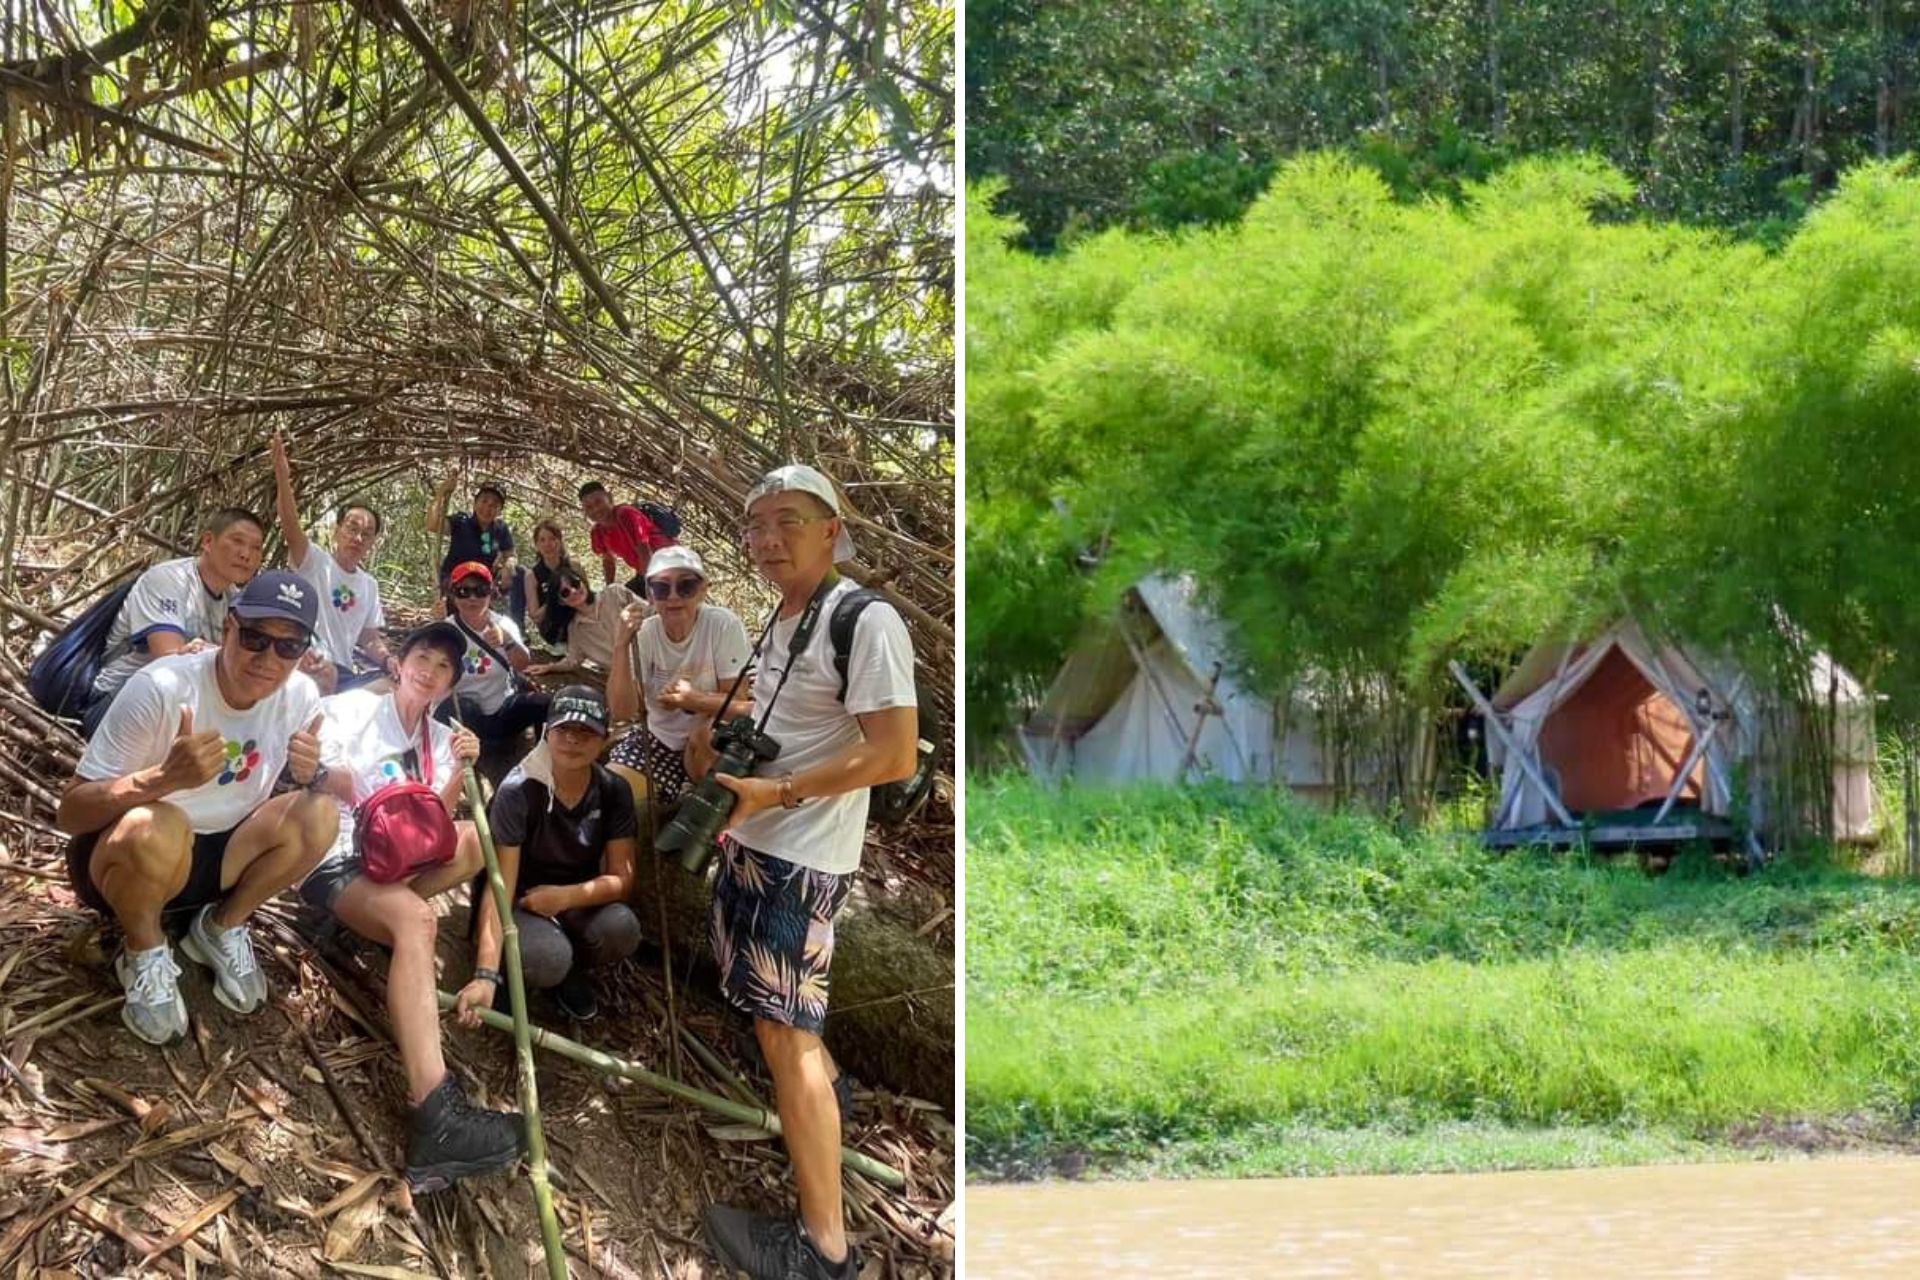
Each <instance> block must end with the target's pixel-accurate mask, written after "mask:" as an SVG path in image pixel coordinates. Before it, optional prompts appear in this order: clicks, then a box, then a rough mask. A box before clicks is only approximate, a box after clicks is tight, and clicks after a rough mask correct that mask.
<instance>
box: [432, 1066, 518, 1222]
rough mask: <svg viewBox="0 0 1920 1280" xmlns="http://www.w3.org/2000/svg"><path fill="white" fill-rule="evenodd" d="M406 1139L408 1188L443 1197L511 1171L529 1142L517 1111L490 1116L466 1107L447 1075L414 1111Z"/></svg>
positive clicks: (479, 1109)
mask: <svg viewBox="0 0 1920 1280" xmlns="http://www.w3.org/2000/svg"><path fill="white" fill-rule="evenodd" d="M412 1130H413V1131H412V1133H411V1134H409V1135H408V1138H407V1186H408V1187H409V1188H411V1189H412V1190H413V1191H414V1192H416V1193H425V1192H429V1191H444V1190H445V1189H446V1188H448V1187H450V1186H452V1185H453V1184H454V1183H455V1182H458V1181H459V1180H460V1179H461V1178H477V1177H479V1176H481V1175H482V1174H488V1173H495V1172H497V1171H499V1170H501V1169H507V1168H511V1167H512V1166H513V1164H514V1163H515V1162H516V1161H518V1160H519V1159H520V1150H521V1147H522V1145H523V1144H524V1143H525V1141H526V1123H525V1121H524V1119H523V1118H522V1117H521V1115H520V1113H519V1112H518V1111H490V1110H488V1109H487V1108H485V1107H476V1106H474V1105H473V1104H472V1103H470V1102H468V1101H467V1096H466V1094H464V1093H462V1092H461V1091H460V1085H459V1082H457V1081H456V1080H455V1079H454V1078H453V1073H452V1072H451V1071H449V1072H448V1073H447V1076H446V1079H444V1080H442V1081H441V1082H440V1084H439V1086H438V1087H437V1088H435V1089H434V1091H433V1092H432V1093H430V1094H428V1095H427V1097H426V1101H424V1102H422V1103H421V1104H420V1105H419V1106H417V1107H415V1108H414V1109H413V1123H412Z"/></svg>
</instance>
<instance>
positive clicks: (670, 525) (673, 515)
mask: <svg viewBox="0 0 1920 1280" xmlns="http://www.w3.org/2000/svg"><path fill="white" fill-rule="evenodd" d="M633 505H634V506H635V507H637V508H638V509H639V511H640V514H641V515H643V516H645V517H646V518H647V519H649V520H651V521H652V522H653V527H654V528H656V529H658V530H659V531H660V532H662V533H664V534H666V535H667V536H668V537H669V538H677V537H679V536H680V513H679V512H678V511H675V510H674V509H673V508H672V507H663V506H661V505H660V504H659V503H657V502H636V503H634V504H633Z"/></svg>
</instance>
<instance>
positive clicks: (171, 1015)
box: [113, 942, 187, 1045]
mask: <svg viewBox="0 0 1920 1280" xmlns="http://www.w3.org/2000/svg"><path fill="white" fill-rule="evenodd" d="M113 972H114V974H115V975H116V976H117V977H118V978H119V979H120V985H121V986H122V987H123V988H125V989H126V993H127V999H126V1003H125V1004H122V1005H121V1006H120V1021H122V1022H124V1023H126V1024H127V1030H129V1031H131V1032H133V1034H134V1035H136V1036H139V1037H140V1038H141V1039H142V1040H145V1041H146V1042H147V1043H148V1044H161V1045H163V1044H168V1043H170V1042H172V1041H174V1040H178V1039H180V1038H181V1037H183V1036H185V1035H186V1034H187V1002H186V999H185V997H183V996H182V995H181V994H180V966H179V965H178V964H177V963H175V961H174V958H173V948H172V947H170V946H168V945H167V944H166V943H164V942H163V943H161V944H160V945H159V946H157V947H152V948H149V949H148V950H146V951H122V952H121V953H120V956H119V958H118V959H117V960H115V961H114V964H113Z"/></svg>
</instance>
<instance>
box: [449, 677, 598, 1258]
mask: <svg viewBox="0 0 1920 1280" xmlns="http://www.w3.org/2000/svg"><path fill="white" fill-rule="evenodd" d="M454 715H455V716H456V718H457V717H458V715H459V711H458V710H457V709H456V710H455V712H454ZM461 774H462V780H463V782H464V784H465V786H466V792H467V807H468V808H470V809H472V810H473V825H474V829H475V830H476V831H477V832H478V833H479V835H480V852H481V853H482V854H484V855H485V856H486V860H487V887H488V888H489V889H490V890H491V891H492V893H493V905H494V908H495V909H496V910H497V911H499V913H500V934H501V939H502V959H503V961H504V967H505V968H506V971H507V994H508V996H509V997H510V998H511V1000H512V1002H513V1019H512V1021H511V1022H510V1023H509V1024H508V1025H509V1026H510V1027H511V1028H512V1030H513V1044H514V1049H515V1052H516V1054H517V1056H518V1057H519V1059H520V1109H521V1110H522V1111H523V1112H524V1113H525V1114H526V1117H527V1168H528V1172H529V1175H530V1177H531V1178H532V1180H533V1202H534V1205H535V1206H536V1207H537V1208H538V1210H539V1212H540V1237H541V1242H542V1244H543V1245H544V1246H545V1247H546V1251H547V1275H548V1277H549V1278H550V1280H566V1277H567V1250H566V1245H565V1243H564V1242H563V1241H562V1240H561V1238H560V1219H559V1217H558V1216H557V1215H555V1213H554V1210H553V1188H552V1187H551V1186H549V1185H548V1183H547V1139H546V1135H545V1134H544V1133H542V1132H541V1130H540V1090H539V1086H538V1085H537V1084H536V1083H535V1081H534V1076H533V1042H532V1040H531V1038H530V1037H529V1035H528V1023H527V984H526V979H525V977H524V976H522V974H521V972H520V929H519V926H518V925H516V924H514V922H513V904H512V903H511V902H509V901H508V900H507V882H506V880H505V879H504V878H503V877H502V876H501V874H500V858H499V855H498V854H496V853H495V852H494V848H493V826H492V824H491V823H489V822H488V821H487V807H486V805H485V804H484V803H482V801H481V797H480V779H479V777H478V775H476V774H475V773H474V771H473V764H472V762H470V761H469V762H465V763H463V764H462V765H461ZM445 995H446V993H445V992H442V993H441V996H442V998H443V1004H444V1003H445ZM481 1017H482V1018H500V1015H499V1014H497V1013H494V1012H493V1011H492V1010H491V1009H487V1010H483V1011H482V1012H481ZM500 1020H501V1021H502V1022H506V1021H507V1020H506V1019H504V1018H501V1019H500Z"/></svg>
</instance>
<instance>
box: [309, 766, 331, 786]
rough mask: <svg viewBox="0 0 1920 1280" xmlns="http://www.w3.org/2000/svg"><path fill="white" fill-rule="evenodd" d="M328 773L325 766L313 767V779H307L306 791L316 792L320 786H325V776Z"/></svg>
mask: <svg viewBox="0 0 1920 1280" xmlns="http://www.w3.org/2000/svg"><path fill="white" fill-rule="evenodd" d="M329 772H331V771H330V770H329V769H328V768H327V766H325V765H323V764H317V765H315V766H314V767H313V777H311V778H309V779H307V790H309V791H318V790H319V789H320V788H321V787H322V786H324V785H325V784H326V781H327V774H328V773H329Z"/></svg>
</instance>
